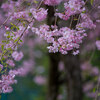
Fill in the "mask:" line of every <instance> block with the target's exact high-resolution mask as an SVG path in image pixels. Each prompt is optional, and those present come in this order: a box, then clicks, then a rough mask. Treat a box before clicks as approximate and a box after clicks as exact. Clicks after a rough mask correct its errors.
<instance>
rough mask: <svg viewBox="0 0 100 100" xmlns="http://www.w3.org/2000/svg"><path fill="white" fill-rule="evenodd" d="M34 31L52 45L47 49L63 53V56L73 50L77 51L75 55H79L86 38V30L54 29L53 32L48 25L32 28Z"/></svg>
mask: <svg viewBox="0 0 100 100" xmlns="http://www.w3.org/2000/svg"><path fill="white" fill-rule="evenodd" d="M32 31H33V32H34V33H36V34H37V35H39V36H40V37H41V38H44V39H45V40H46V41H47V43H49V44H51V46H48V47H47V48H48V49H49V52H54V53H55V52H61V53H62V54H67V52H68V51H70V50H73V49H76V51H74V52H73V54H74V55H76V54H78V53H79V51H78V49H79V44H80V43H82V39H83V38H84V36H86V33H85V30H81V31H76V30H74V29H73V30H71V29H70V28H68V27H63V28H60V30H58V29H54V30H53V31H52V30H50V27H49V26H48V25H46V24H45V25H42V26H40V28H39V29H38V28H32Z"/></svg>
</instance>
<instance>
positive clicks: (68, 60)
mask: <svg viewBox="0 0 100 100" xmlns="http://www.w3.org/2000/svg"><path fill="white" fill-rule="evenodd" d="M64 58H65V59H64V63H65V73H66V74H65V75H66V76H65V77H66V80H67V82H66V87H67V100H82V79H81V70H80V60H79V56H73V55H72V54H69V55H67V56H65V57H64Z"/></svg>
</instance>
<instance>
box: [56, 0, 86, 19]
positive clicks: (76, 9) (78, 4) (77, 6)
mask: <svg viewBox="0 0 100 100" xmlns="http://www.w3.org/2000/svg"><path fill="white" fill-rule="evenodd" d="M84 5H85V3H84V1H81V0H69V1H68V2H65V3H64V8H65V11H64V12H63V13H56V14H55V15H56V16H59V17H60V18H61V19H63V20H68V19H69V18H70V16H72V15H75V14H80V13H81V12H84V11H85V7H84Z"/></svg>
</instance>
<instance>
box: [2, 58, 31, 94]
mask: <svg viewBox="0 0 100 100" xmlns="http://www.w3.org/2000/svg"><path fill="white" fill-rule="evenodd" d="M9 62H10V64H11V63H12V61H9ZM32 67H33V62H32V61H31V60H30V61H24V62H23V65H22V66H21V67H19V68H18V69H13V70H10V71H9V73H8V75H5V74H4V75H2V77H1V79H0V93H10V92H12V91H13V88H12V87H11V85H12V84H16V83H17V80H15V76H25V75H27V74H28V73H29V72H30V71H31V69H32ZM0 68H1V70H3V66H2V65H0Z"/></svg>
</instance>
